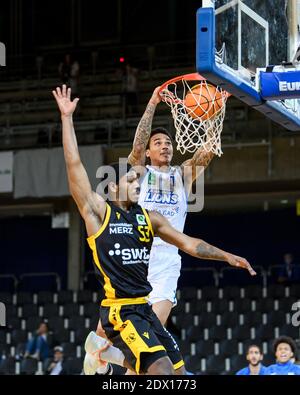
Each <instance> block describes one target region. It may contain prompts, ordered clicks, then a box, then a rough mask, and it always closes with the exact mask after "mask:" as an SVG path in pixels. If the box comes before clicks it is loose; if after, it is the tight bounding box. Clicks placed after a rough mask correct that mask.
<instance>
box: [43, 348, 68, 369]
mask: <svg viewBox="0 0 300 395" xmlns="http://www.w3.org/2000/svg"><path fill="white" fill-rule="evenodd" d="M63 363H64V350H63V348H62V347H61V346H56V347H54V356H53V360H52V361H50V364H49V366H48V368H47V370H46V373H45V374H47V375H50V376H57V375H63V374H66V372H65V371H64V367H63Z"/></svg>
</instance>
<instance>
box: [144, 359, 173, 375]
mask: <svg viewBox="0 0 300 395" xmlns="http://www.w3.org/2000/svg"><path fill="white" fill-rule="evenodd" d="M146 375H150V376H151V375H153V376H161V375H167V376H171V375H174V369H173V366H172V362H171V361H170V358H169V357H162V358H160V359H158V360H157V361H155V362H153V363H152V364H151V365H150V366H149V367H148V369H147V373H146Z"/></svg>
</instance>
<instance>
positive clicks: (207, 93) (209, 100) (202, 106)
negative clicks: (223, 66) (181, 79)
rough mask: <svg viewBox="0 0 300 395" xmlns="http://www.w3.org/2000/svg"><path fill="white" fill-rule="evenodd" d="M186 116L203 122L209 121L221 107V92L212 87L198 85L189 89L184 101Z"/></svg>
mask: <svg viewBox="0 0 300 395" xmlns="http://www.w3.org/2000/svg"><path fill="white" fill-rule="evenodd" d="M184 104H185V106H186V111H187V113H188V115H189V116H190V117H192V118H194V119H197V118H200V119H201V120H203V121H206V120H207V119H210V118H211V117H212V116H213V115H214V114H215V113H216V112H217V111H218V110H219V109H220V108H221V107H222V105H223V98H222V94H221V92H220V91H219V90H218V89H217V88H216V87H215V86H213V85H210V84H202V85H201V84H198V85H194V86H193V87H192V88H191V91H189V92H188V93H187V94H186V96H185V99H184Z"/></svg>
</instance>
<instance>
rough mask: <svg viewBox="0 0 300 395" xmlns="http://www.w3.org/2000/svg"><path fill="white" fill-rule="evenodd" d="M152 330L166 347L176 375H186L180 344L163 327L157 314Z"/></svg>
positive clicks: (153, 320) (154, 315)
mask: <svg viewBox="0 0 300 395" xmlns="http://www.w3.org/2000/svg"><path fill="white" fill-rule="evenodd" d="M152 328H153V331H154V333H155V335H156V336H157V338H158V340H159V341H160V343H161V344H162V345H163V346H164V347H165V349H166V351H167V354H168V357H169V358H170V360H171V362H172V364H173V369H174V370H175V374H176V375H185V374H186V370H185V367H184V362H183V358H182V355H181V353H180V350H179V347H178V344H177V343H176V340H175V339H174V337H173V336H172V335H171V333H170V332H169V331H168V330H167V329H166V328H165V327H164V326H162V325H161V323H160V321H159V319H158V317H157V316H156V314H153V319H152Z"/></svg>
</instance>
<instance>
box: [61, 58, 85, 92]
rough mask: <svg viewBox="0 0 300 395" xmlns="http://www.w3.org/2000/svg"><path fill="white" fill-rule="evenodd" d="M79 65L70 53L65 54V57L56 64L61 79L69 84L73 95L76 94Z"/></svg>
mask: <svg viewBox="0 0 300 395" xmlns="http://www.w3.org/2000/svg"><path fill="white" fill-rule="evenodd" d="M79 71H80V66H79V63H78V61H77V60H75V61H73V60H72V58H71V55H70V54H66V55H65V59H64V61H63V62H61V63H60V64H59V66H58V72H59V75H60V78H61V81H62V82H63V83H64V84H68V85H70V88H71V89H72V93H73V95H75V96H76V95H77V94H78V82H79Z"/></svg>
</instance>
